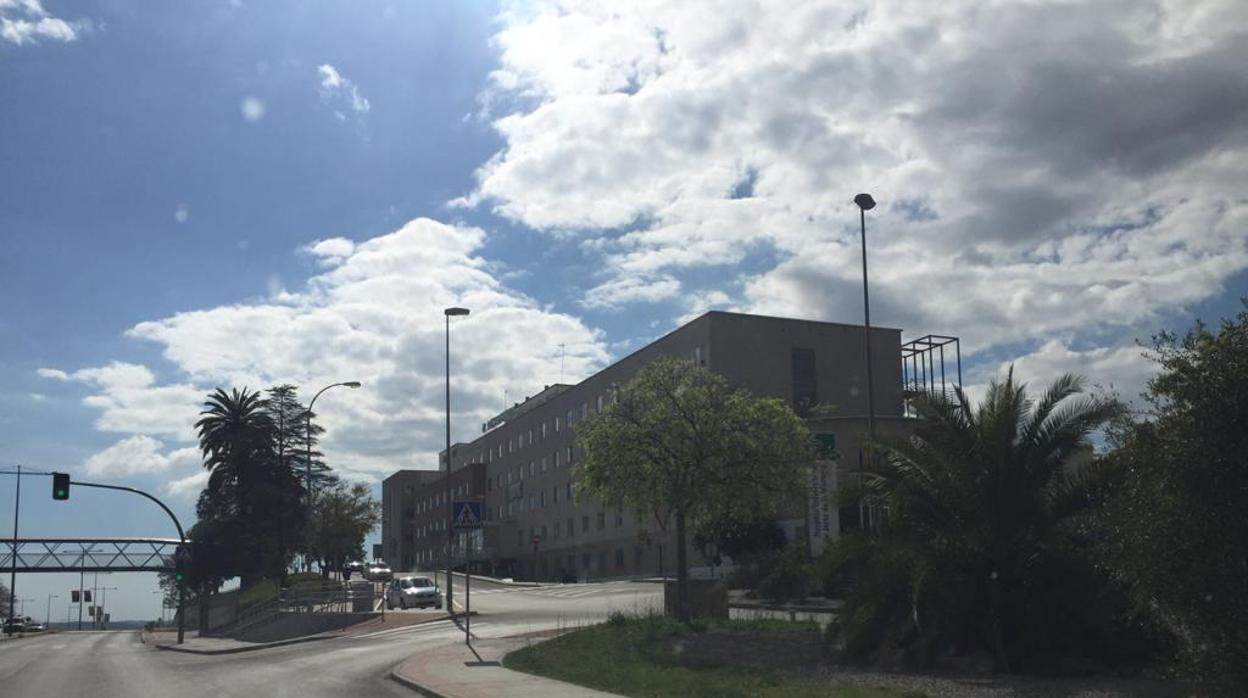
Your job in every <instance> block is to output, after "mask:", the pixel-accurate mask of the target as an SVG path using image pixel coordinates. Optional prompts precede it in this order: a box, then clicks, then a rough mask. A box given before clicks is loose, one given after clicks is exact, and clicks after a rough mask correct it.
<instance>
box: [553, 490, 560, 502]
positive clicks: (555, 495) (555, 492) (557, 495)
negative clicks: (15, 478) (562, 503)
mask: <svg viewBox="0 0 1248 698" xmlns="http://www.w3.org/2000/svg"><path fill="white" fill-rule="evenodd" d="M553 492H554V498H555V504H558V503H559V488H558V487H556V488H555V489H554V490H553Z"/></svg>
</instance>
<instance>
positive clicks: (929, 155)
mask: <svg viewBox="0 0 1248 698" xmlns="http://www.w3.org/2000/svg"><path fill="white" fill-rule="evenodd" d="M942 7H943V9H942V10H941V11H936V10H935V8H933V7H930V6H929V4H928V3H922V2H920V3H908V2H903V1H900V0H899V1H897V2H879V3H866V2H822V1H818V2H801V3H793V4H792V6H791V7H789V8H788V10H787V11H786V12H785V13H776V12H768V11H767V10H766V9H765V8H763V7H760V6H756V5H752V4H741V5H731V6H729V7H728V8H725V7H722V6H712V5H705V6H704V5H703V4H702V3H698V2H687V3H679V4H675V3H662V2H655V3H635V4H630V5H629V7H627V8H619V7H614V6H603V5H596V4H593V3H577V2H572V3H564V4H561V5H559V6H554V5H549V4H546V3H540V2H538V3H518V4H505V5H499V4H496V3H492V2H456V3H441V4H437V3H401V2H373V3H370V2H359V3H303V2H300V3H294V2H291V3H258V2H247V1H245V0H244V1H243V2H208V3H196V4H192V5H185V4H176V3H173V4H171V3H157V4H152V3H141V4H140V3H117V2H72V3H70V2H57V1H56V0H44V1H43V2H33V1H31V0H0V94H2V95H3V96H4V97H3V100H2V101H0V386H3V387H2V388H0V442H2V443H3V444H4V454H3V455H2V456H0V464H2V465H4V466H5V467H9V466H12V465H15V464H18V463H21V464H24V465H26V466H29V467H33V468H38V469H47V470H51V469H67V470H70V471H72V472H74V473H75V476H77V477H92V478H95V479H99V480H103V481H110V482H126V483H130V484H134V485H136V486H140V487H145V488H148V489H150V490H151V491H153V492H155V493H157V494H159V495H161V496H162V497H165V498H167V500H168V501H169V502H170V504H171V505H172V506H174V507H175V509H177V510H178V511H179V512H180V513H181V514H182V515H184V517H185V519H186V520H187V522H188V524H189V520H190V518H191V512H192V510H193V500H194V496H195V494H196V493H197V492H198V489H199V487H200V486H201V485H202V478H203V475H202V468H200V467H199V465H198V461H197V458H196V457H195V452H194V442H193V436H194V435H193V431H192V430H191V426H190V425H191V423H192V422H193V421H194V418H195V413H196V411H197V409H198V402H199V401H200V400H201V399H202V396H203V395H204V394H206V393H207V392H208V391H209V390H211V389H212V388H214V387H216V386H218V385H222V386H231V385H237V386H242V385H248V386H251V387H258V386H268V385H272V384H274V383H277V382H282V381H289V382H292V383H295V384H298V385H300V386H306V389H305V392H312V391H314V390H316V389H317V388H319V387H320V386H322V385H325V384H327V383H331V382H335V381H339V380H350V379H358V380H361V381H363V382H364V384H365V387H364V388H363V389H362V390H359V391H350V392H347V391H336V392H334V393H331V394H327V395H326V396H325V397H323V398H322V400H321V401H320V402H318V405H317V411H318V413H320V415H321V422H322V424H323V426H325V427H326V428H327V429H328V432H327V434H326V441H325V450H326V452H327V453H328V454H329V456H330V458H331V462H332V463H333V464H334V465H335V467H337V468H338V469H339V470H340V471H341V472H343V473H344V474H346V475H347V476H348V477H350V478H352V479H358V480H363V481H369V482H374V483H376V482H378V481H379V480H380V478H382V477H384V476H385V475H386V474H387V473H389V472H391V471H393V470H395V469H397V468H401V467H430V466H431V465H432V463H433V462H434V461H433V460H432V458H433V454H435V453H436V451H437V449H438V445H439V442H440V439H441V436H440V434H441V430H442V428H443V422H442V413H441V406H440V392H439V391H440V389H441V380H442V375H441V360H442V355H441V339H442V336H441V332H442V324H441V323H442V317H441V308H443V307H445V306H447V305H452V304H462V305H467V306H469V307H471V308H472V309H473V315H472V316H470V317H469V318H467V319H465V320H462V321H459V322H458V323H457V326H456V330H455V332H456V340H455V341H456V344H457V347H460V349H457V361H456V364H457V365H456V371H457V375H460V376H462V381H461V382H460V383H458V385H459V388H458V391H457V397H456V402H457V407H456V413H455V419H454V423H455V424H456V425H457V426H456V434H457V435H458V436H459V437H461V438H470V437H471V436H472V433H473V432H474V431H475V429H476V426H477V425H479V424H480V422H482V421H484V420H485V419H487V418H488V417H489V416H491V415H492V414H493V413H495V412H497V411H499V410H501V409H502V408H503V406H504V405H505V404H506V403H505V402H504V400H505V399H506V400H508V401H515V400H518V399H521V398H523V397H524V396H525V395H529V394H533V393H535V392H537V391H538V390H540V389H541V387H542V386H543V385H544V384H547V383H552V382H555V381H556V380H558V379H559V372H560V366H561V364H562V365H563V367H564V368H563V371H564V376H565V378H566V379H568V380H576V379H579V378H581V377H584V376H586V375H588V374H589V373H591V372H592V371H594V370H595V369H597V368H599V367H601V366H603V365H605V364H607V363H609V362H610V361H611V360H612V359H613V358H615V357H618V356H620V355H622V354H624V353H627V352H628V351H630V350H631V349H633V348H636V347H637V346H640V345H641V344H644V343H645V342H646V341H648V340H649V339H650V338H653V337H655V336H657V335H659V334H662V333H664V332H666V331H668V330H670V329H672V328H673V327H675V326H676V325H678V324H679V323H681V322H683V321H684V320H686V319H688V318H690V317H693V316H696V315H697V314H699V313H701V312H703V311H705V310H707V309H710V308H722V309H732V310H740V311H746V312H761V313H767V314H777V315H794V316H799V317H811V318H820V319H828V320H836V321H845V322H858V321H860V319H861V307H860V305H859V302H860V301H859V298H860V296H859V295H858V293H859V291H858V289H859V286H858V284H860V277H859V276H858V274H859V267H858V266H857V265H858V261H857V260H858V258H857V255H858V254H859V250H858V247H857V245H858V242H857V230H856V225H857V212H856V209H854V208H853V207H852V203H851V200H852V197H853V195H854V194H855V193H857V192H858V191H862V190H867V191H871V192H872V193H873V194H874V195H875V197H876V199H877V200H879V201H880V204H881V205H880V206H879V207H878V208H877V209H876V210H875V211H873V212H872V214H871V218H870V219H869V223H868V225H869V231H868V232H869V237H870V243H869V244H870V247H871V255H872V256H871V265H872V266H871V272H872V279H871V280H872V301H873V308H872V314H873V319H874V320H876V322H878V323H881V324H887V325H892V326H896V327H901V328H903V330H904V331H905V334H906V336H907V337H916V336H919V335H922V334H926V333H928V332H937V333H947V334H955V335H959V336H960V337H962V340H963V347H964V351H963V356H964V357H965V359H966V367H965V369H966V370H965V374H966V376H967V383H968V385H969V386H971V387H972V389H976V390H977V389H980V388H981V386H982V385H983V384H984V383H986V381H987V380H988V379H990V378H991V377H992V376H993V375H996V374H997V373H998V372H999V371H1000V370H1001V369H1002V367H1003V366H1005V365H1008V364H1009V363H1010V362H1014V363H1015V364H1016V365H1017V367H1018V371H1019V373H1021V374H1022V375H1023V376H1024V378H1026V379H1029V380H1033V381H1037V382H1039V381H1044V380H1047V379H1049V378H1051V377H1053V376H1054V375H1056V374H1057V373H1059V372H1062V371H1067V370H1074V371H1078V372H1081V373H1084V374H1086V375H1087V376H1088V378H1089V380H1090V381H1092V382H1096V383H1110V384H1113V385H1114V386H1116V387H1117V388H1119V389H1120V390H1121V391H1122V392H1123V393H1124V394H1127V395H1134V394H1136V393H1138V391H1139V390H1140V388H1141V386H1142V385H1143V383H1144V381H1145V380H1146V379H1147V377H1148V375H1149V370H1150V366H1149V363H1148V362H1147V360H1145V359H1144V358H1143V357H1142V356H1141V354H1140V351H1139V348H1138V346H1137V345H1136V343H1135V341H1136V339H1137V338H1147V337H1148V336H1150V335H1151V334H1153V333H1154V332H1156V331H1157V330H1159V329H1163V328H1175V329H1182V328H1185V327H1187V326H1189V325H1190V323H1191V322H1192V319H1193V318H1195V317H1204V318H1216V317H1218V316H1225V315H1229V314H1232V313H1234V312H1236V310H1237V308H1238V298H1240V297H1241V296H1245V295H1248V271H1246V270H1248V244H1246V242H1245V240H1246V239H1248V234H1246V231H1245V223H1246V222H1248V204H1246V203H1245V200H1244V199H1243V183H1244V182H1245V181H1248V178H1246V177H1245V175H1246V174H1248V172H1245V170H1246V169H1248V158H1245V157H1244V156H1245V155H1246V154H1248V153H1245V149H1246V148H1248V127H1246V126H1245V124H1244V122H1243V120H1242V114H1243V113H1244V109H1245V107H1248V104H1246V103H1245V101H1246V98H1245V95H1248V84H1246V78H1245V77H1244V74H1243V71H1242V65H1243V64H1244V60H1245V58H1248V56H1246V55H1245V53H1246V51H1245V49H1244V48H1243V46H1245V45H1248V42H1243V41H1242V40H1240V39H1242V34H1243V33H1244V31H1245V27H1246V26H1248V18H1246V17H1245V9H1244V8H1243V6H1242V4H1240V3H1234V2H1214V1H1212V0H1210V1H1208V2H1197V3H1184V4H1183V6H1182V7H1174V8H1172V7H1170V6H1169V5H1167V4H1165V3H1136V2H1124V3H1114V2H1101V3H1089V4H1087V5H1086V6H1079V7H1074V8H1072V7H1069V6H1064V5H1060V4H1054V5H1050V4H1048V3H1043V2H1042V3H1029V4H1026V5H1022V4H1019V5H1010V4H1005V5H999V6H992V7H991V8H990V9H984V8H979V7H977V6H976V5H975V4H974V3H960V2H954V3H947V4H942ZM561 345H562V346H561ZM461 351H462V354H460V353H459V352H461ZM505 396H506V398H505ZM305 398H306V395H305ZM11 480H12V478H5V479H3V480H0V522H3V523H0V532H7V530H8V529H7V527H8V526H9V525H10V522H11V520H12V508H11V507H12V502H11V500H12V482H11ZM24 489H25V492H24V494H25V495H27V496H24V497H23V503H22V521H21V527H22V533H23V534H29V535H38V534H44V535H75V534H78V535H81V534H85V533H87V532H90V534H92V535H108V534H115V535H144V534H161V535H163V534H164V533H166V523H165V521H164V520H163V519H162V516H163V515H161V514H160V513H159V512H158V511H151V510H149V509H150V508H149V507H147V506H146V505H145V504H144V503H143V502H136V501H122V500H119V499H118V495H113V494H99V493H90V494H88V493H85V492H81V491H79V492H75V493H74V497H73V499H72V501H71V502H70V503H53V502H51V501H49V499H48V496H47V492H46V490H47V489H49V485H47V483H46V482H44V481H39V480H31V481H27V482H26V484H25V487H24ZM72 583H73V582H71V581H69V580H66V579H60V578H53V577H47V578H34V577H31V578H27V579H19V593H20V595H21V596H24V597H30V598H36V597H37V598H38V599H40V601H39V603H37V604H34V606H37V607H38V608H39V609H40V613H42V609H43V599H45V598H46V596H45V595H46V594H47V593H59V594H61V595H62V596H65V595H67V593H68V589H69V588H71V586H72ZM116 586H119V587H122V589H121V590H119V591H118V592H116V596H115V603H114V604H113V606H114V608H115V609H116V612H117V614H118V615H119V616H130V615H150V611H149V610H148V609H149V608H154V604H153V603H152V601H151V598H150V596H151V595H150V593H149V592H150V590H151V589H154V588H155V587H154V580H151V579H149V578H147V577H143V576H140V575H129V576H126V577H125V578H124V580H123V581H122V582H118V583H117V584H116ZM57 603H60V602H57ZM63 611H64V608H63V607H62V612H63ZM28 612H29V610H28ZM54 615H56V614H55V613H54Z"/></svg>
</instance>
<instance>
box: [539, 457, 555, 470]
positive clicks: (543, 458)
mask: <svg viewBox="0 0 1248 698" xmlns="http://www.w3.org/2000/svg"><path fill="white" fill-rule="evenodd" d="M555 465H559V462H558V461H556V462H555ZM542 472H543V473H544V472H546V456H542Z"/></svg>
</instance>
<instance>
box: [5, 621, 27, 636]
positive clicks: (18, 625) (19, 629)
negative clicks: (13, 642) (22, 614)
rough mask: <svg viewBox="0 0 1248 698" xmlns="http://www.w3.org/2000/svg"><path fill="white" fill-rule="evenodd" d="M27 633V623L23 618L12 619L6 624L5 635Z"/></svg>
mask: <svg viewBox="0 0 1248 698" xmlns="http://www.w3.org/2000/svg"><path fill="white" fill-rule="evenodd" d="M24 632H26V621H24V620H22V619H21V618H10V619H8V620H6V621H5V622H4V634H5V635H13V634H16V633H24Z"/></svg>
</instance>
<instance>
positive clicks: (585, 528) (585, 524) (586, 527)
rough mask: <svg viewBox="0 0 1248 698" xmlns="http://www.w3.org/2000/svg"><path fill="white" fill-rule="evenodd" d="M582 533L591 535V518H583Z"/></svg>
mask: <svg viewBox="0 0 1248 698" xmlns="http://www.w3.org/2000/svg"><path fill="white" fill-rule="evenodd" d="M581 533H589V517H588V516H582V517H581Z"/></svg>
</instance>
